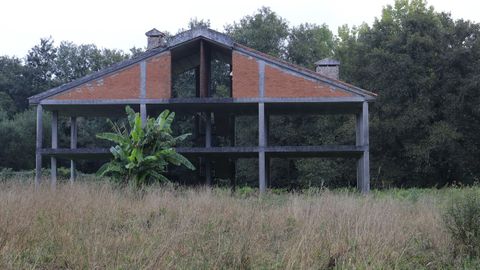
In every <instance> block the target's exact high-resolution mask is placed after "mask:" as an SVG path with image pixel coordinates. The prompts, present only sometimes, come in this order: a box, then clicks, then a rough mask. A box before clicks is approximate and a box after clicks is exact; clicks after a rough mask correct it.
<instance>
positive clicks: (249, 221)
mask: <svg viewBox="0 0 480 270" xmlns="http://www.w3.org/2000/svg"><path fill="white" fill-rule="evenodd" d="M83 177H84V176H81V177H80V178H79V181H78V182H76V183H75V184H74V185H73V186H71V185H70V184H60V185H59V186H58V187H57V191H56V192H53V191H51V190H50V189H49V186H48V184H46V185H45V186H42V187H41V188H40V189H39V190H37V191H36V192H34V187H33V185H32V184H31V182H30V181H22V179H10V180H9V181H6V182H4V183H0V268H1V269H98V268H101V269H172V268H175V269H219V268H222V269H478V268H479V267H480V261H478V257H469V256H468V254H462V253H459V252H457V254H455V253H453V252H452V250H454V247H455V246H456V239H455V238H454V237H452V236H451V235H450V231H449V229H448V228H449V227H448V226H447V224H448V223H447V224H446V223H444V218H445V216H444V212H445V211H446V209H447V208H448V206H449V205H450V200H451V199H452V198H454V197H455V196H457V195H458V194H461V193H463V192H465V190H464V189H460V188H453V189H441V190H433V189H432V190H428V189H425V190H418V189H414V190H412V191H411V192H410V190H389V191H385V192H381V191H376V192H375V194H372V195H371V196H360V195H358V194H357V193H355V192H351V191H349V190H338V191H328V190H319V189H310V190H307V191H305V192H303V193H282V192H277V193H278V194H274V193H267V194H264V195H262V196H258V193H257V192H256V191H255V190H252V189H250V188H244V189H239V190H238V193H233V194H232V193H231V191H230V190H226V189H188V188H184V187H178V186H174V185H172V184H168V185H166V186H165V185H163V186H161V187H159V186H151V187H148V188H146V190H145V193H144V194H143V196H138V193H137V192H135V191H134V190H135V189H131V188H118V186H115V185H112V184H110V183H108V182H105V181H96V182H93V181H88V182H87V181H86V180H85V178H83ZM29 179H30V178H29ZM47 179H48V177H46V178H45V180H47ZM479 192H480V191H479V190H478V188H472V193H476V194H478V193H479ZM410 193H411V194H410ZM465 198H468V196H467V195H466V196H465ZM468 204H471V203H468ZM456 209H460V211H465V210H466V209H468V208H464V206H460V208H456ZM462 209H463V210H462ZM477 209H478V208H477ZM472 217H473V216H472ZM477 218H478V216H477ZM447 220H449V219H447ZM477 228H478V227H477ZM477 247H478V246H477Z"/></svg>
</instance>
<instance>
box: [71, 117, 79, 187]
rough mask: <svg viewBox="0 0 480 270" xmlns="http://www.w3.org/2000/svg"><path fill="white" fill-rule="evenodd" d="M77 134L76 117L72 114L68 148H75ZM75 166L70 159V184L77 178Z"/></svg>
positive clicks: (73, 161)
mask: <svg viewBox="0 0 480 270" xmlns="http://www.w3.org/2000/svg"><path fill="white" fill-rule="evenodd" d="M77 135H78V127H77V117H76V116H72V117H70V149H77ZM76 167H77V166H76V163H75V160H73V159H72V160H70V184H73V182H75V179H76V178H77V171H76Z"/></svg>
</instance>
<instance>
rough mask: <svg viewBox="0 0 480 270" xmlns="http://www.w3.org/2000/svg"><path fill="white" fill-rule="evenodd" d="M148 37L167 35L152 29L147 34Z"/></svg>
mask: <svg viewBox="0 0 480 270" xmlns="http://www.w3.org/2000/svg"><path fill="white" fill-rule="evenodd" d="M145 35H146V36H147V37H164V36H165V34H164V33H162V32H160V31H158V30H157V28H152V30H150V31H147V32H146V33H145Z"/></svg>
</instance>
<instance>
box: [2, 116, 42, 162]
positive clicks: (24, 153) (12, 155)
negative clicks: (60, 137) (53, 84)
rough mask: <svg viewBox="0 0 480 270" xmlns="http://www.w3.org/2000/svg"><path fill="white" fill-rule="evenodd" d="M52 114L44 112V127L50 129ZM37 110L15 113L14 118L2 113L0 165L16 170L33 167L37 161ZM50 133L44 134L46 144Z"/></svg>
mask: <svg viewBox="0 0 480 270" xmlns="http://www.w3.org/2000/svg"><path fill="white" fill-rule="evenodd" d="M49 127H50V115H49V114H48V113H45V114H44V117H43V129H44V130H45V131H48V130H50V129H49ZM35 128H36V114H35V110H34V109H33V110H32V109H30V110H26V111H24V112H21V113H17V114H15V115H14V116H13V117H12V118H8V117H7V116H6V115H3V117H2V115H1V113H0V167H3V168H12V169H14V170H24V169H33V167H34V163H35V143H36V140H35V133H36V131H35ZM49 140H50V133H49V132H45V134H44V141H43V142H44V145H47V144H46V142H49Z"/></svg>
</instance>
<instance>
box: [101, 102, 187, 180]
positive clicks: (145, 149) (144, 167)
mask: <svg viewBox="0 0 480 270" xmlns="http://www.w3.org/2000/svg"><path fill="white" fill-rule="evenodd" d="M125 110H126V112H127V116H128V117H127V124H126V125H125V124H124V125H118V124H115V123H113V122H112V121H110V120H109V121H110V123H111V125H112V128H113V131H114V132H108V133H100V134H97V137H98V138H101V139H105V140H109V141H111V142H114V143H115V144H116V145H115V146H113V147H111V148H110V152H111V153H112V154H113V159H112V160H111V161H110V162H108V163H106V164H104V165H103V166H102V167H101V168H100V169H99V170H98V174H99V175H101V176H111V177H112V178H113V179H114V180H116V181H118V182H120V183H121V184H128V183H132V184H134V185H135V186H136V187H141V186H143V185H146V184H150V183H153V182H164V181H168V179H167V178H166V177H165V175H164V174H165V173H166V172H167V168H168V165H169V164H173V165H177V166H180V165H183V166H185V167H187V168H189V169H191V170H194V169H195V167H194V166H193V164H192V163H191V162H190V161H189V160H188V159H186V158H185V157H184V156H182V155H181V154H179V153H177V152H176V151H175V148H174V146H175V145H176V144H177V143H178V142H180V141H183V140H185V139H186V138H187V137H188V136H189V135H190V134H189V133H187V134H183V135H180V136H178V137H173V136H172V129H171V125H172V122H173V119H174V118H175V113H173V112H170V111H168V110H165V111H163V112H162V113H161V114H160V115H159V116H158V117H157V118H156V119H155V118H148V119H147V122H146V123H145V125H144V126H142V120H141V118H140V115H139V114H138V113H135V112H134V111H133V109H132V108H130V107H128V106H127V107H126V109H125Z"/></svg>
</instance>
